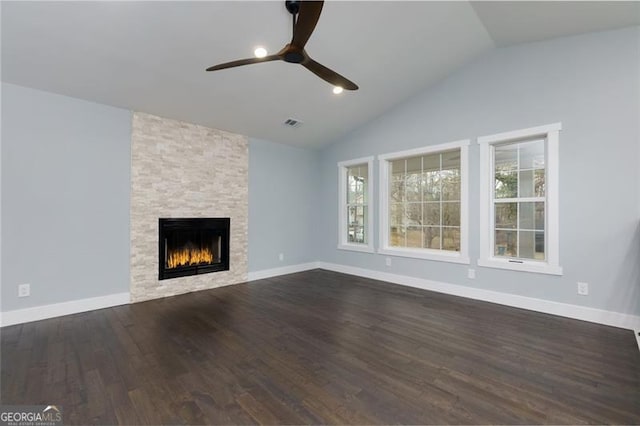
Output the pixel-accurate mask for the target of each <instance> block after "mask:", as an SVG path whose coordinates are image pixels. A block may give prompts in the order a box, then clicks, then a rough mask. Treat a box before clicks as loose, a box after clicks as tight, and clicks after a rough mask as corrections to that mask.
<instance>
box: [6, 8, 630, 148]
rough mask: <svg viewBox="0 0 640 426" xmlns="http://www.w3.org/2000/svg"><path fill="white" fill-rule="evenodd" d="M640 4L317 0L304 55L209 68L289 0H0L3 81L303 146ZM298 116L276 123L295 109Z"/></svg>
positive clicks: (269, 24)
mask: <svg viewBox="0 0 640 426" xmlns="http://www.w3.org/2000/svg"><path fill="white" fill-rule="evenodd" d="M639 6H640V3H638V2H627V3H612V2H592V3H583V2H567V3H564V2H561V3H540V2H480V3H473V4H472V3H469V2H466V1H459V2H399V1H396V2H377V1H375V2H338V1H329V2H327V3H325V5H324V8H323V11H322V16H321V18H320V21H319V23H318V26H317V27H316V31H315V32H314V34H313V35H312V36H311V39H310V40H309V43H308V44H307V48H306V50H307V52H308V53H309V54H310V55H311V56H312V57H313V58H314V59H316V60H317V61H318V62H321V63H322V64H324V65H326V66H328V67H329V68H332V69H334V70H336V71H337V72H339V73H340V74H343V75H344V76H345V77H347V78H349V79H351V80H353V81H355V82H356V83H357V84H358V85H359V86H360V90H358V91H356V92H347V91H345V92H344V93H342V94H341V95H338V96H336V95H333V94H332V92H331V86H329V84H328V83H326V82H324V81H323V80H320V79H319V78H318V77H316V76H315V75H313V74H312V73H310V72H309V71H307V70H306V69H304V68H302V67H301V66H299V65H294V64H288V63H284V62H270V63H264V64H256V65H250V66H246V67H240V68H234V69H230V70H223V71H216V72H212V73H207V72H205V71H204V70H205V68H207V67H208V66H210V65H214V64H217V63H220V62H226V61H230V60H235V59H241V58H246V57H251V55H252V51H253V49H254V47H255V46H257V45H263V46H265V47H267V49H268V50H269V51H270V52H275V51H277V50H279V49H280V48H281V47H282V46H284V44H285V43H287V42H288V41H289V40H290V38H291V15H289V13H288V12H287V11H286V10H285V8H284V2H283V1H282V2H281V1H269V2H238V1H236V2H59V3H58V2H55V3H54V2H7V1H3V2H2V80H3V81H5V82H9V83H14V84H18V85H23V86H27V87H33V88H36V89H41V90H46V91H50V92H54V93H60V94H64V95H68V96H73V97H77V98H81V99H87V100H91V101H95V102H99V103H103V104H107V105H113V106H117V107H122V108H128V109H132V110H136V111H144V112H149V113H152V114H157V115H161V116H164V117H170V118H175V119H180V120H185V121H189V122H193V123H198V124H203V125H206V126H209V127H215V128H219V129H224V130H229V131H233V132H236V133H242V134H245V135H249V136H253V137H258V138H263V139H269V140H272V141H277V142H283V143H288V144H292V145H297V146H303V147H319V146H323V145H326V144H328V143H331V142H333V141H335V140H336V139H338V138H340V137H342V136H344V135H345V134H346V133H348V132H350V131H352V130H354V129H355V128H357V127H358V126H360V125H362V124H363V123H365V122H367V121H371V120H374V119H375V118H376V117H378V116H380V115H381V114H383V113H384V112H385V111H387V110H388V109H390V108H392V107H393V106H394V105H396V104H398V103H399V102H401V101H403V100H405V99H407V98H408V97H410V96H412V95H413V94H415V93H416V92H418V91H420V90H423V89H424V88H426V87H428V86H430V85H432V84H433V83H435V82H437V81H438V80H440V79H442V78H443V77H445V76H446V75H448V74H450V73H451V72H453V71H455V70H456V69H458V68H459V67H461V66H462V65H464V64H465V63H468V62H469V61H471V60H473V59H474V58H476V57H477V56H478V55H481V54H483V53H485V52H487V51H488V50H490V49H494V48H496V46H506V45H510V44H515V43H522V42H527V41H535V40H541V39H546V38H552V37H558V36H563V35H569V34H578V33H583V32H589V31H598V30H604V29H610V28H619V27H624V26H629V25H638V24H640V7H639ZM289 117H292V118H296V119H299V120H301V121H302V122H303V123H304V124H303V125H302V126H301V127H298V128H296V129H290V128H287V127H285V126H283V125H282V122H283V121H284V120H285V119H287V118H289Z"/></svg>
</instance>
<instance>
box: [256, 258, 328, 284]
mask: <svg viewBox="0 0 640 426" xmlns="http://www.w3.org/2000/svg"><path fill="white" fill-rule="evenodd" d="M318 264H319V262H309V263H300V264H298V265H289V266H282V267H280V268H273V269H263V270H261V271H255V272H249V274H248V277H247V279H248V281H256V280H262V279H265V278H271V277H277V276H278V275H286V274H294V273H296V272H302V271H308V270H310V269H317V268H318Z"/></svg>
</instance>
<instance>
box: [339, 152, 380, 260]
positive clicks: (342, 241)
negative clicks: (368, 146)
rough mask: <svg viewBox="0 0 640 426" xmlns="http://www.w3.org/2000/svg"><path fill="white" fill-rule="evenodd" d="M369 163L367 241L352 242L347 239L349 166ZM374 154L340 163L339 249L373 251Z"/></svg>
mask: <svg viewBox="0 0 640 426" xmlns="http://www.w3.org/2000/svg"><path fill="white" fill-rule="evenodd" d="M359 164H366V165H367V176H368V179H367V189H366V191H367V213H368V214H367V223H366V224H365V228H366V230H367V242H366V243H365V244H362V243H352V242H349V241H348V240H347V232H348V227H347V221H348V218H347V168H349V167H351V166H357V165H359ZM373 176H374V175H373V156H370V157H363V158H356V159H354V160H348V161H341V162H339V163H338V188H339V190H338V249H340V250H352V251H360V252H366V253H373V252H374V248H373V217H374V215H373Z"/></svg>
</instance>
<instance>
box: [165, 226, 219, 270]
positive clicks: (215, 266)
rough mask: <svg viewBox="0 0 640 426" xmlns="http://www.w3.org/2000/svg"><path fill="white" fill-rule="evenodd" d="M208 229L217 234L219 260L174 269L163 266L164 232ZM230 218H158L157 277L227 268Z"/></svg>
mask: <svg viewBox="0 0 640 426" xmlns="http://www.w3.org/2000/svg"><path fill="white" fill-rule="evenodd" d="M194 228H196V229H208V230H212V231H214V232H215V233H216V234H219V235H220V237H221V243H220V262H219V263H216V264H213V265H199V266H183V267H180V268H175V269H168V268H165V249H166V245H165V244H166V241H165V232H166V231H172V230H180V229H184V230H192V229H194ZM230 228H231V219H230V218H228V217H219V218H159V219H158V279H160V280H166V279H169V278H177V277H185V276H189V275H200V274H208V273H210V272H218V271H228V270H229V231H230Z"/></svg>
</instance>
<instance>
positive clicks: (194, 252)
mask: <svg viewBox="0 0 640 426" xmlns="http://www.w3.org/2000/svg"><path fill="white" fill-rule="evenodd" d="M167 257H168V258H167V266H168V267H169V268H178V267H180V266H191V265H199V264H202V263H213V253H212V252H211V250H210V249H209V248H202V249H192V248H183V249H180V250H175V251H172V252H171V253H169V255H168V256H167Z"/></svg>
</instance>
